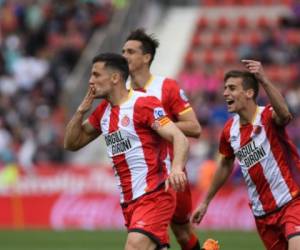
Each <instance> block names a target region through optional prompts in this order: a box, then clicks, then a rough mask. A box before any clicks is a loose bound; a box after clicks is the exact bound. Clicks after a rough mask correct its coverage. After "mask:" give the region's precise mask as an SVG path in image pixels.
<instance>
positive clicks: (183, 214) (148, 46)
mask: <svg viewBox="0 0 300 250" xmlns="http://www.w3.org/2000/svg"><path fill="white" fill-rule="evenodd" d="M158 46H159V42H158V41H157V40H156V39H155V38H154V37H153V36H151V35H148V34H146V33H145V31H144V30H143V29H137V30H134V31H132V32H131V33H130V34H129V36H128V37H127V39H126V42H125V44H124V45H123V50H122V54H123V56H124V57H125V58H126V59H127V61H128V65H129V71H130V78H131V82H130V85H131V87H132V88H133V89H135V90H140V91H143V92H146V93H147V94H148V95H153V96H156V97H157V98H158V99H160V100H161V103H162V105H163V108H164V110H165V111H166V113H167V115H168V116H169V118H170V119H171V120H172V121H174V123H175V124H176V126H177V127H178V128H179V129H180V130H181V131H182V132H183V133H184V134H185V135H186V136H189V137H195V138H198V137H199V136H200V133H201V126H200V124H199V122H198V120H197V118H196V115H195V113H194V111H193V109H192V107H191V106H190V104H189V101H188V99H187V97H186V95H185V93H184V91H183V90H182V89H180V88H179V86H178V85H177V82H176V81H175V80H173V79H170V78H166V77H161V76H154V75H152V74H151V72H150V66H151V63H152V61H153V59H154V56H155V53H156V49H157V47H158ZM175 156H176V152H174V153H173V152H172V148H171V147H170V145H169V152H167V154H166V157H165V161H164V163H165V165H166V167H167V168H169V167H170V164H171V160H172V159H173V157H175ZM176 195H177V203H176V210H175V213H174V216H173V218H172V222H171V228H172V231H173V232H174V235H175V236H176V239H177V241H178V243H179V244H180V246H181V249H182V250H200V245H199V241H198V239H197V237H196V234H195V233H194V230H193V227H192V224H191V223H190V215H191V212H192V199H191V191H190V187H189V185H187V186H186V188H185V190H184V191H183V192H177V193H176Z"/></svg>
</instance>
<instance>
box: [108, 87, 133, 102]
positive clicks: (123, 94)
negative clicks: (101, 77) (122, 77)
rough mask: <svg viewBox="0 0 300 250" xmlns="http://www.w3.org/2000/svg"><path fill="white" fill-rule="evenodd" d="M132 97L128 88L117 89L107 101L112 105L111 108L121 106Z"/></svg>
mask: <svg viewBox="0 0 300 250" xmlns="http://www.w3.org/2000/svg"><path fill="white" fill-rule="evenodd" d="M130 95H131V91H128V89H126V88H119V89H118V88H116V89H115V90H114V91H112V93H111V94H110V95H109V96H108V98H107V101H108V102H109V103H110V104H111V106H120V105H121V104H123V103H124V102H126V101H127V100H128V99H129V97H130Z"/></svg>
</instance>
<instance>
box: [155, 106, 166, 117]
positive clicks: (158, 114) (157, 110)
mask: <svg viewBox="0 0 300 250" xmlns="http://www.w3.org/2000/svg"><path fill="white" fill-rule="evenodd" d="M153 115H154V119H155V120H157V119H159V118H161V117H164V116H165V115H166V114H165V111H164V109H163V108H161V107H157V108H155V109H154V111H153Z"/></svg>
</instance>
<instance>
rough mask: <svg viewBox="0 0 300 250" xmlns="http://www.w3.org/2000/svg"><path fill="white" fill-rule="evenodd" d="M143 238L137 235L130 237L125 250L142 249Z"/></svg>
mask: <svg viewBox="0 0 300 250" xmlns="http://www.w3.org/2000/svg"><path fill="white" fill-rule="evenodd" d="M142 243H143V242H142V240H141V239H139V238H136V237H128V239H127V242H126V247H125V250H139V249H141V245H142Z"/></svg>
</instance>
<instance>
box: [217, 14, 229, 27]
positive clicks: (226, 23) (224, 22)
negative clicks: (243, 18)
mask: <svg viewBox="0 0 300 250" xmlns="http://www.w3.org/2000/svg"><path fill="white" fill-rule="evenodd" d="M229 24H230V22H229V20H228V18H226V17H225V16H221V17H220V18H219V19H218V21H217V25H218V28H219V29H224V28H227V27H228V26H229Z"/></svg>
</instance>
